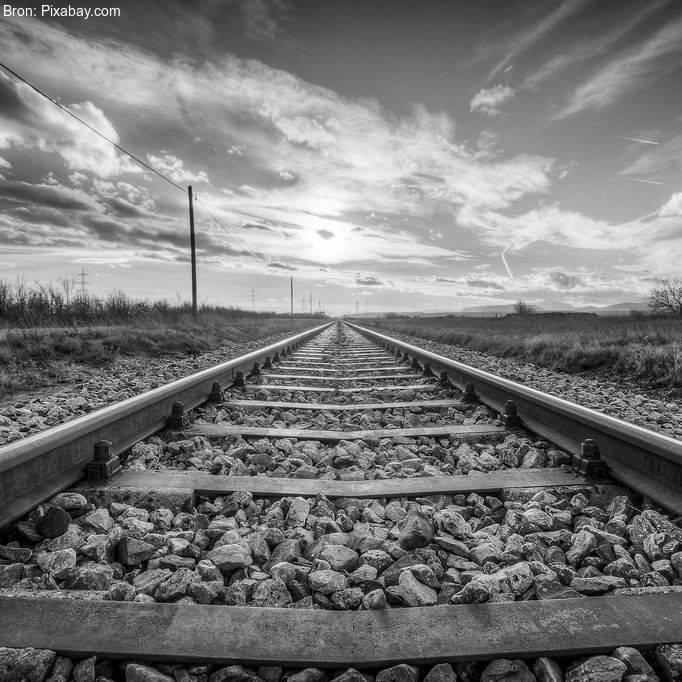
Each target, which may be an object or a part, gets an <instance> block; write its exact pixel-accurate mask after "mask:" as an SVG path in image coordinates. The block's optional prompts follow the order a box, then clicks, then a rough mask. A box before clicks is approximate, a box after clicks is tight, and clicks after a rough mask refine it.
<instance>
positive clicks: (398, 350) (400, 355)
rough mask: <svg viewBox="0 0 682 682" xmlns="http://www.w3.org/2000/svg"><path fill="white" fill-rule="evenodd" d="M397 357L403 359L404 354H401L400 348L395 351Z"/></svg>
mask: <svg viewBox="0 0 682 682" xmlns="http://www.w3.org/2000/svg"><path fill="white" fill-rule="evenodd" d="M395 356H396V358H399V359H400V358H402V357H403V354H402V353H401V352H400V348H396V349H395Z"/></svg>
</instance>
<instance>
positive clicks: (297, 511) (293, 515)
mask: <svg viewBox="0 0 682 682" xmlns="http://www.w3.org/2000/svg"><path fill="white" fill-rule="evenodd" d="M309 511H310V502H308V500H305V499H303V498H302V497H296V498H294V499H293V500H292V501H291V504H290V505H289V511H288V512H287V516H286V519H285V521H286V524H287V525H288V526H293V527H294V528H302V527H303V526H305V522H306V519H307V518H308V512H309Z"/></svg>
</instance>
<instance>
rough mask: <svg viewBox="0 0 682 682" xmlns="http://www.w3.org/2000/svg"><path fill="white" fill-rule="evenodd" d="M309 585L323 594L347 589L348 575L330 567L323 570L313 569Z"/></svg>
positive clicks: (309, 577) (309, 576)
mask: <svg viewBox="0 0 682 682" xmlns="http://www.w3.org/2000/svg"><path fill="white" fill-rule="evenodd" d="M308 585H309V586H310V589H312V590H315V591H316V592H321V593H322V594H331V593H332V592H337V591H338V590H345V589H346V587H347V584H346V577H345V576H344V575H343V574H341V573H339V572H337V571H332V570H330V569H323V570H321V571H312V572H311V573H310V574H309V575H308Z"/></svg>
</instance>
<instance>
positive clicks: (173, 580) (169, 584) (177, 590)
mask: <svg viewBox="0 0 682 682" xmlns="http://www.w3.org/2000/svg"><path fill="white" fill-rule="evenodd" d="M199 582H201V577H200V576H199V575H197V574H196V573H195V572H194V571H191V570H190V569H189V568H179V569H178V570H177V571H175V573H173V574H172V575H171V576H170V577H169V578H168V579H166V580H164V581H163V582H162V583H161V584H160V585H159V586H158V587H157V588H156V590H154V595H153V596H154V599H156V601H158V602H172V601H176V600H177V599H180V597H183V596H184V595H185V594H187V588H188V587H189V586H190V585H191V584H192V583H199Z"/></svg>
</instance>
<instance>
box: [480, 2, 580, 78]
mask: <svg viewBox="0 0 682 682" xmlns="http://www.w3.org/2000/svg"><path fill="white" fill-rule="evenodd" d="M592 1H593V0H563V1H562V2H561V3H560V4H559V6H558V7H556V9H554V10H553V11H552V12H550V13H549V14H547V15H546V16H545V17H544V18H542V19H541V20H540V21H537V22H536V23H534V24H532V25H530V26H525V27H524V28H522V29H521V30H520V31H517V32H516V33H515V34H514V35H513V36H512V37H511V38H510V39H509V40H508V41H503V42H501V43H500V44H499V49H500V51H501V52H502V53H504V55H505V56H504V57H503V58H502V59H501V60H500V61H499V62H498V63H497V64H495V66H494V67H493V69H492V70H491V71H490V73H489V74H488V77H487V79H486V82H490V81H491V80H492V79H493V78H495V77H496V76H498V75H499V74H500V73H502V71H504V69H505V68H506V67H507V66H509V64H511V63H512V62H513V61H514V60H515V59H516V58H517V57H518V56H519V55H520V54H522V53H523V52H525V51H526V50H528V49H529V48H530V47H532V46H533V45H535V44H536V43H538V42H540V41H541V40H543V39H545V38H546V37H547V36H548V35H549V34H550V33H551V32H552V31H554V30H555V29H556V28H557V27H558V26H559V25H560V24H561V23H562V22H564V21H566V20H567V19H569V18H571V17H572V16H573V15H575V14H577V13H578V12H580V11H582V10H583V9H584V8H585V7H586V6H587V5H589V4H590V3H591V2H592Z"/></svg>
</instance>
